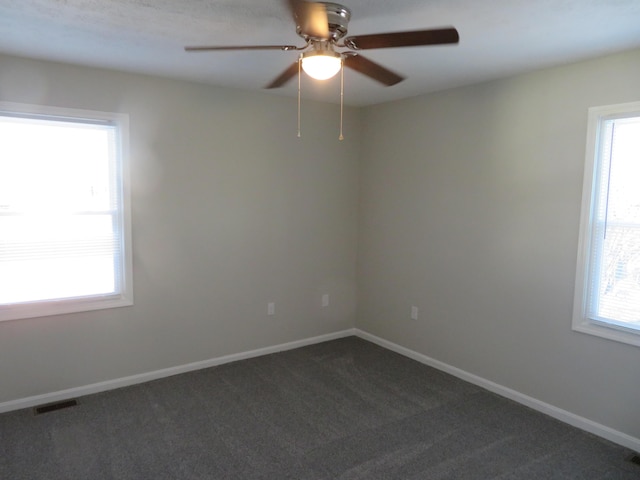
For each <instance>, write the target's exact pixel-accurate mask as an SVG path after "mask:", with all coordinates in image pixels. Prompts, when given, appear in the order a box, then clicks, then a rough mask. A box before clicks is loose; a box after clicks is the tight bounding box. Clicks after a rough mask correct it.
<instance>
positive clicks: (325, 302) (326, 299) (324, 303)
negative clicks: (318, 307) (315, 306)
mask: <svg viewBox="0 0 640 480" xmlns="http://www.w3.org/2000/svg"><path fill="white" fill-rule="evenodd" d="M322 306H323V307H328V306H329V294H328V293H325V294H324V295H322Z"/></svg>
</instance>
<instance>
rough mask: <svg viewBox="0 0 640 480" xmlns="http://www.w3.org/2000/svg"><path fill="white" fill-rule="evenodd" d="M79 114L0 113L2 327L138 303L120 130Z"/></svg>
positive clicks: (118, 124)
mask: <svg viewBox="0 0 640 480" xmlns="http://www.w3.org/2000/svg"><path fill="white" fill-rule="evenodd" d="M68 112H69V111H68V110H65V111H64V112H63V113H68ZM72 113H75V114H76V115H72V116H68V115H56V114H50V113H45V114H43V113H33V112H26V113H25V112H22V111H17V112H16V111H6V110H5V111H2V110H0V319H11V318H21V317H25V316H35V315H46V314H55V313H64V312H69V311H78V310H90V309H95V308H107V307H110V306H120V305H125V304H131V299H130V296H131V280H130V257H129V255H128V250H127V249H128V248H129V245H128V236H129V235H128V231H127V227H128V219H127V218H126V214H127V210H126V208H125V207H126V205H125V201H124V200H125V197H124V184H123V179H124V178H123V168H122V161H123V148H122V147H123V143H122V135H123V132H122V123H121V122H118V121H115V120H112V119H109V118H92V117H90V116H85V115H80V116H77V115H78V113H80V112H72ZM82 113H86V112H82ZM96 116H97V115H96ZM100 117H105V115H100ZM34 306H35V307H38V308H36V309H35V310H34V309H33V307H34Z"/></svg>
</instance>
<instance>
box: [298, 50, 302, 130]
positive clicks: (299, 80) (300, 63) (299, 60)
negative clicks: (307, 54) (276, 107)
mask: <svg viewBox="0 0 640 480" xmlns="http://www.w3.org/2000/svg"><path fill="white" fill-rule="evenodd" d="M301 65H302V54H300V58H299V59H298V138H300V82H301V77H302V75H301V71H300V67H301Z"/></svg>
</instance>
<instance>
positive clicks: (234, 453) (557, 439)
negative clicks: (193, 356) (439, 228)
mask: <svg viewBox="0 0 640 480" xmlns="http://www.w3.org/2000/svg"><path fill="white" fill-rule="evenodd" d="M631 454H632V452H630V451H628V450H626V449H624V448H622V447H619V446H616V445H614V444H612V443H609V442H607V441H604V440H602V439H599V438H597V437H594V436H592V435H589V434H587V433H584V432H582V431H580V430H577V429H575V428H572V427H570V426H568V425H565V424H563V423H560V422H558V421H556V420H554V419H552V418H549V417H547V416H544V415H542V414H540V413H537V412H535V411H532V410H530V409H528V408H526V407H523V406H520V405H518V404H516V403H514V402H511V401H509V400H506V399H504V398H501V397H499V396H497V395H494V394H492V393H489V392H487V391H485V390H483V389H481V388H478V387H476V386H474V385H471V384H468V383H465V382H463V381H461V380H458V379H456V378H453V377H451V376H449V375H447V374H444V373H442V372H439V371H437V370H434V369H432V368H429V367H427V366H424V365H422V364H420V363H418V362H415V361H413V360H410V359H407V358H404V357H402V356H400V355H397V354H395V353H393V352H389V351H387V350H384V349H382V348H380V347H378V346H376V345H373V344H371V343H368V342H366V341H363V340H361V339H358V338H355V337H351V338H346V339H342V340H336V341H332V342H327V343H323V344H319V345H313V346H309V347H304V348H300V349H297V350H292V351H288V352H283V353H278V354H275V355H268V356H264V357H260V358H255V359H250V360H244V361H240V362H235V363H231V364H226V365H222V366H219V367H215V368H210V369H206V370H200V371H198V372H193V373H188V374H184V375H179V376H175V377H171V378H167V379H162V380H157V381H154V382H149V383H146V384H142V385H136V386H133V387H128V388H123V389H119V390H115V391H111V392H106V393H102V394H97V395H91V396H87V397H82V398H80V399H79V405H78V406H76V407H71V408H68V409H64V410H58V411H54V412H50V413H46V414H42V415H37V416H34V414H33V412H32V411H31V410H22V411H18V412H12V413H8V414H4V415H0V478H1V479H6V480H20V479H28V480H38V479H70V480H71V479H73V480H75V479H87V480H100V479H134V480H145V479H154V480H159V479H247V480H249V479H304V480H315V479H317V480H319V479H456V480H463V479H500V480H507V479H581V480H587V479H616V480H624V479H630V480H631V479H633V480H638V479H640V466H638V465H636V464H634V463H631V462H629V461H628V458H629V456H630V455H631Z"/></svg>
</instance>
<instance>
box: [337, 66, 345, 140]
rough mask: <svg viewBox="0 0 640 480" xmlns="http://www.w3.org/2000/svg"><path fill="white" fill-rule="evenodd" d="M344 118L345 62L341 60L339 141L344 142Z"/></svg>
mask: <svg viewBox="0 0 640 480" xmlns="http://www.w3.org/2000/svg"><path fill="white" fill-rule="evenodd" d="M342 117H344V60H340V136H339V137H338V140H344V135H342Z"/></svg>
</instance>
